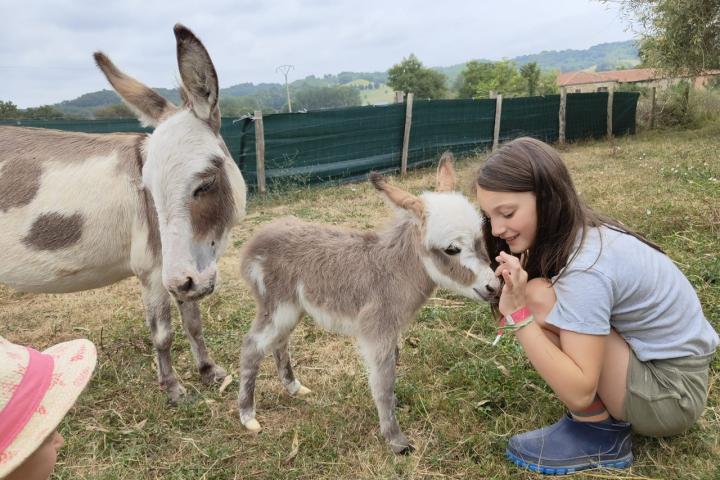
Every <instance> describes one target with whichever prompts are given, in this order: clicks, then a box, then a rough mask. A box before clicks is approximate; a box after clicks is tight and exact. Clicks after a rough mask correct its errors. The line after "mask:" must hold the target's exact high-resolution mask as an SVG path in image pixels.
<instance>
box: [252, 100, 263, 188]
mask: <svg viewBox="0 0 720 480" xmlns="http://www.w3.org/2000/svg"><path fill="white" fill-rule="evenodd" d="M253 119H254V120H255V165H256V171H257V187H258V192H259V193H260V194H262V195H265V127H263V116H262V111H261V110H255V114H254V117H253Z"/></svg>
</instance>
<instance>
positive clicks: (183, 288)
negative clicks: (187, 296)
mask: <svg viewBox="0 0 720 480" xmlns="http://www.w3.org/2000/svg"><path fill="white" fill-rule="evenodd" d="M193 285H195V282H193V279H192V277H187V278H186V279H185V283H183V284H182V285H178V287H177V289H178V291H179V292H181V293H187V292H189V291H190V290H192V288H193Z"/></svg>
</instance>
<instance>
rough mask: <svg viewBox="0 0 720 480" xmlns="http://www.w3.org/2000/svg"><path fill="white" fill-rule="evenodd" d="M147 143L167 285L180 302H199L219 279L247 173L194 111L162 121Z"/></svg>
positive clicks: (147, 183) (147, 182)
mask: <svg viewBox="0 0 720 480" xmlns="http://www.w3.org/2000/svg"><path fill="white" fill-rule="evenodd" d="M146 147H147V160H146V162H145V164H144V166H143V186H144V188H146V189H148V191H149V192H150V194H151V195H152V198H153V201H154V203H155V209H156V211H157V215H158V227H159V229H160V241H161V244H162V254H163V275H162V276H163V283H164V285H165V287H166V288H167V289H168V290H169V291H170V292H171V293H172V294H173V295H175V296H176V297H177V298H178V299H179V300H197V299H198V298H200V297H202V296H204V295H206V294H208V293H211V292H212V291H213V288H214V287H215V285H216V283H217V260H218V258H219V256H220V255H221V254H222V252H223V251H224V249H225V247H226V245H227V241H228V237H229V232H230V229H231V228H232V226H234V225H235V223H236V217H237V214H238V212H236V211H235V206H236V202H235V198H234V194H233V192H234V191H236V190H237V189H238V188H239V187H240V186H241V187H242V189H244V185H240V186H239V185H238V181H237V178H236V177H239V178H240V181H242V177H241V176H240V174H239V171H238V170H237V166H236V165H235V164H234V162H233V160H232V158H231V157H230V156H229V154H228V153H227V148H226V147H225V144H224V143H223V141H222V139H221V138H220V137H219V136H218V135H216V134H215V133H214V132H213V131H212V130H210V128H208V125H207V124H206V123H204V122H203V121H202V120H199V119H198V118H197V117H196V116H195V115H194V114H193V113H192V112H191V111H189V110H182V111H180V112H178V113H176V114H174V115H173V116H171V117H170V118H168V119H167V120H165V121H164V122H162V123H161V124H160V125H158V127H157V129H156V130H155V132H153V135H152V136H151V137H150V139H149V140H148V142H147V145H146Z"/></svg>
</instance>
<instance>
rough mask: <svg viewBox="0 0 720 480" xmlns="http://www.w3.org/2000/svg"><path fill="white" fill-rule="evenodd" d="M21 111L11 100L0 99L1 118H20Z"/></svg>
mask: <svg viewBox="0 0 720 480" xmlns="http://www.w3.org/2000/svg"><path fill="white" fill-rule="evenodd" d="M18 116H19V111H18V108H17V105H15V104H14V103H13V102H11V101H7V102H5V101H3V100H0V118H18Z"/></svg>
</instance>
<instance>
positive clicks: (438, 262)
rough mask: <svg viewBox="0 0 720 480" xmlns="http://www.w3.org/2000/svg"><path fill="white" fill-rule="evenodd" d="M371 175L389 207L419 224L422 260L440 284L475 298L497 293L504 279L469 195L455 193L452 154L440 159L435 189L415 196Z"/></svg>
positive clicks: (487, 296)
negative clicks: (494, 263) (495, 265)
mask: <svg viewBox="0 0 720 480" xmlns="http://www.w3.org/2000/svg"><path fill="white" fill-rule="evenodd" d="M370 179H371V180H372V182H373V184H374V185H375V188H376V189H378V190H380V191H382V192H383V193H384V194H385V196H386V198H387V200H388V201H389V202H390V204H391V205H393V206H394V207H396V208H398V209H399V210H400V211H402V212H405V213H406V214H409V215H410V216H411V218H413V219H414V220H415V221H416V222H417V223H418V224H419V225H420V227H421V230H422V237H423V238H422V240H423V246H424V251H423V252H422V253H421V255H422V260H423V264H424V266H425V270H426V271H427V273H428V275H430V278H432V279H433V281H434V282H435V283H436V284H438V285H439V286H441V287H443V288H447V289H449V290H452V291H454V292H456V293H459V294H460V295H464V296H466V297H468V298H471V299H478V298H480V299H483V300H490V299H491V298H493V297H494V296H495V294H496V292H497V291H498V288H500V281H499V280H498V278H497V277H496V276H495V272H494V270H493V269H492V268H491V267H490V259H489V258H488V256H487V251H486V249H485V242H484V240H483V234H482V217H481V216H480V213H479V212H478V211H477V210H476V209H475V207H474V206H473V205H472V203H470V201H469V200H468V199H467V198H466V197H465V196H463V195H462V194H461V193H456V192H454V191H453V190H454V188H455V169H454V167H453V156H452V154H451V153H450V152H445V153H444V154H443V156H442V158H441V159H440V164H439V166H438V172H437V181H436V191H435V192H425V193H423V194H422V195H420V196H419V197H416V196H415V195H412V194H411V193H408V192H406V191H404V190H402V189H400V188H398V187H395V186H393V185H389V184H387V183H386V182H385V181H384V179H383V178H382V176H380V175H378V174H371V177H370Z"/></svg>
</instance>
